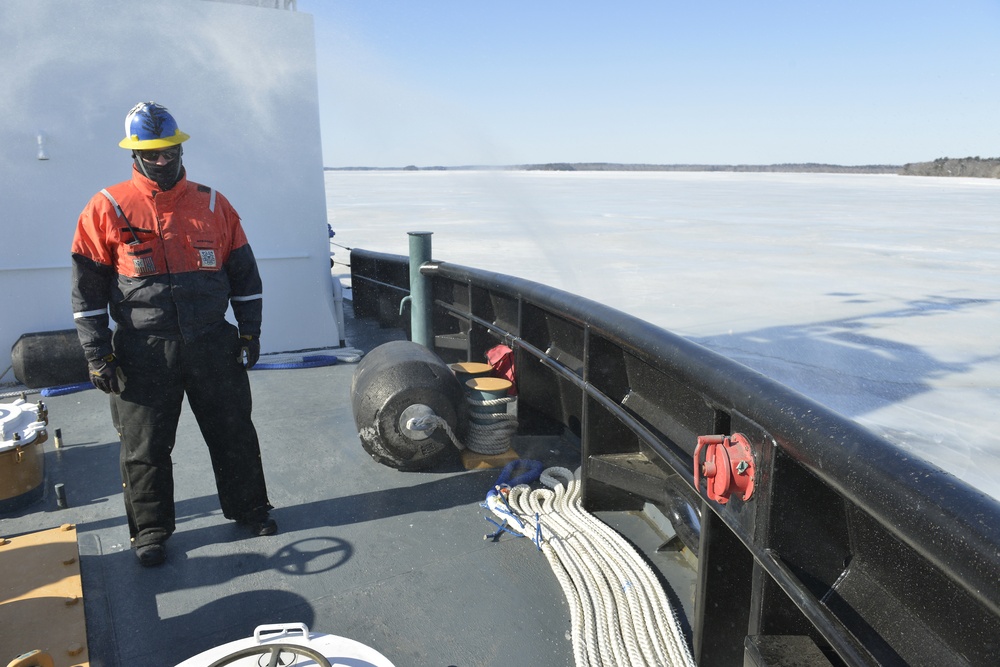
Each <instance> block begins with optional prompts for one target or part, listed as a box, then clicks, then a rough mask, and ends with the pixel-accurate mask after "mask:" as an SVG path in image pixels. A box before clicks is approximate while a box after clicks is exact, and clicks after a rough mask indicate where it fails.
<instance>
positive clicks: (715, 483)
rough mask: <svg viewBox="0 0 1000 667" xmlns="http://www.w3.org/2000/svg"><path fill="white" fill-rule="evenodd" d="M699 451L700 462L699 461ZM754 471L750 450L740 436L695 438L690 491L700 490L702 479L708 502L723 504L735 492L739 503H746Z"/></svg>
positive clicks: (703, 436)
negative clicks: (740, 495)
mask: <svg viewBox="0 0 1000 667" xmlns="http://www.w3.org/2000/svg"><path fill="white" fill-rule="evenodd" d="M703 449H704V451H705V462H704V463H702V462H701V452H702V450H703ZM755 470H756V469H755V467H754V464H753V451H752V450H751V449H750V443H749V441H747V438H746V436H745V435H743V434H742V433H733V434H732V435H731V436H729V435H702V436H698V446H697V447H696V448H695V450H694V488H695V490H698V491H700V490H701V478H702V477H705V492H706V493H707V494H708V498H709V500H714V501H716V502H718V503H720V504H722V505H725V504H726V503H727V502H729V496H731V495H732V494H733V493H736V492H740V493H742V497H743V500H750V497H751V496H752V495H753V487H754V473H755Z"/></svg>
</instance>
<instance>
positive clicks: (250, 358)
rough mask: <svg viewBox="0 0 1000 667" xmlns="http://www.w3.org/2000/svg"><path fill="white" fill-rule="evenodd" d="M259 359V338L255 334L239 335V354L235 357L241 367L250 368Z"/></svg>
mask: <svg viewBox="0 0 1000 667" xmlns="http://www.w3.org/2000/svg"><path fill="white" fill-rule="evenodd" d="M258 359H260V338H257V336H250V335H249V334H248V335H246V336H240V356H239V357H237V358H236V360H237V361H239V362H240V363H241V364H243V368H245V369H247V370H250V369H251V368H253V367H254V366H256V365H257V360H258Z"/></svg>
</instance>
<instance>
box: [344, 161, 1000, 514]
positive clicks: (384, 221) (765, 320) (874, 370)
mask: <svg viewBox="0 0 1000 667" xmlns="http://www.w3.org/2000/svg"><path fill="white" fill-rule="evenodd" d="M326 191H327V201H328V208H329V217H330V221H331V224H332V225H333V228H334V230H335V231H336V232H337V236H336V239H335V241H336V242H337V243H340V244H343V245H345V246H349V247H359V248H366V249H371V250H378V251H384V252H391V253H399V254H406V252H407V245H408V241H407V234H406V233H407V232H409V231H432V232H434V236H433V244H434V251H433V256H434V258H435V259H440V260H444V261H449V262H454V263H456V264H464V265H468V266H475V267H478V268H483V269H490V270H494V271H499V272H501V273H507V274H510V275H515V276H520V277H523V278H527V279H530V280H534V281H537V282H541V283H546V284H549V285H552V286H554V287H558V288H560V289H564V290H566V291H569V292H573V293H576V294H580V295H582V296H585V297H588V298H590V299H593V300H595V301H599V302H602V303H605V304H608V305H611V306H613V307H615V308H618V309H619V310H622V311H624V312H627V313H630V314H632V315H635V316H638V317H640V318H642V319H644V320H648V321H650V322H653V323H655V324H657V325H659V326H661V327H663V328H664V329H668V330H670V331H673V332H674V333H677V334H680V335H682V336H685V337H687V338H690V339H691V340H694V341H696V342H698V343H700V344H702V345H705V346H706V347H709V348H712V349H713V350H715V351H717V352H720V353H722V354H724V355H726V356H728V357H730V358H733V359H735V360H737V361H740V362H742V363H743V364H745V365H747V366H750V367H751V368H754V369H756V370H758V371H761V372H763V373H765V374H767V375H769V376H770V377H772V378H774V379H775V380H777V381H779V382H782V383H784V384H786V385H788V386H790V387H792V388H794V389H796V390H798V391H800V392H802V393H803V394H806V395H807V396H810V397H811V398H813V399H815V400H818V401H819V402H821V403H824V404H825V405H827V406H829V407H830V408H832V409H834V410H836V411H838V412H840V413H841V414H843V415H845V416H847V417H850V418H851V419H854V420H856V421H857V422H859V423H861V424H863V425H865V426H867V427H868V428H870V429H871V430H873V431H875V432H876V433H879V434H880V435H882V436H883V437H885V438H887V439H889V440H891V441H893V442H896V443H898V444H899V445H901V446H903V447H905V448H907V449H909V450H911V451H914V452H916V453H918V454H920V455H921V456H923V457H924V458H926V459H928V460H930V461H931V462H933V463H935V464H937V465H938V466H940V467H942V468H944V469H945V470H948V471H949V472H951V473H953V474H955V475H956V476H958V477H961V478H963V479H965V480H967V481H968V482H970V483H971V484H973V485H974V486H977V487H978V488H980V489H982V490H983V491H985V492H987V493H989V494H990V495H992V496H994V497H996V498H1000V405H998V404H1000V336H998V333H997V330H998V328H1000V225H998V214H1000V181H996V180H985V179H943V178H925V177H904V176H891V175H840V174H837V175H834V174H736V173H694V172H691V173H679V172H658V173H648V172H647V173H634V172H579V173H574V172H505V171H490V172H473V171H464V172H432V171H418V172H412V171H411V172H402V171H400V172H395V171H393V172H326ZM347 257H348V255H347V252H346V251H341V252H340V254H338V256H337V259H340V260H341V261H344V262H346V261H347ZM344 271H345V273H346V272H347V269H344Z"/></svg>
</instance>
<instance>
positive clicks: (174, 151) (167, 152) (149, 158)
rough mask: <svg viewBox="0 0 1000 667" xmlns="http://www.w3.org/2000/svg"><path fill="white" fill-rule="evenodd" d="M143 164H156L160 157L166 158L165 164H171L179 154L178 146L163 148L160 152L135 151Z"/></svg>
mask: <svg viewBox="0 0 1000 667" xmlns="http://www.w3.org/2000/svg"><path fill="white" fill-rule="evenodd" d="M136 152H137V153H138V154H139V157H141V158H142V159H143V161H144V162H157V161H159V159H160V157H161V156H162V157H164V158H166V160H167V162H172V161H173V160H174V159H176V158H177V156H178V155H180V153H181V149H180V146H174V147H173V148H164V149H163V150H160V151H136Z"/></svg>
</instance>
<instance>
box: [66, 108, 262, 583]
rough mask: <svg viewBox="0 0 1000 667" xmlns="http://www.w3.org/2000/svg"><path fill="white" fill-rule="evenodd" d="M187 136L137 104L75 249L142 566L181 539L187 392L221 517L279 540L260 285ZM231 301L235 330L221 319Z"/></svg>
mask: <svg viewBox="0 0 1000 667" xmlns="http://www.w3.org/2000/svg"><path fill="white" fill-rule="evenodd" d="M189 138H190V137H189V135H187V134H185V133H184V132H181V131H180V130H179V129H178V127H177V122H176V121H175V120H174V118H173V117H172V116H171V115H170V113H169V112H168V111H167V109H166V108H165V107H163V106H162V105H159V104H156V103H155V102H143V103H140V104H137V105H136V106H135V107H134V108H133V109H132V110H131V111H130V112H129V113H128V115H127V116H126V117H125V138H124V139H123V140H122V141H121V142H120V143H119V146H121V147H122V148H126V149H130V150H131V151H132V160H133V166H132V177H131V179H130V180H128V181H125V182H123V183H119V184H117V185H113V186H111V187H109V188H106V189H104V190H101V192H99V193H98V194H96V195H94V197H93V198H92V199H91V200H90V202H89V203H88V204H87V206H86V208H84V210H83V213H81V214H80V219H79V221H78V223H77V227H76V235H75V237H74V239H73V249H72V259H73V294H72V300H73V317H74V320H75V322H76V329H77V333H78V335H79V337H80V343H81V345H82V346H83V349H84V354H85V356H86V358H87V361H88V363H89V365H90V376H91V381H92V382H93V383H94V386H96V387H97V388H98V389H100V390H101V391H103V392H105V393H107V394H110V396H111V417H112V421H113V422H114V424H115V428H116V429H117V430H118V436H119V438H120V439H121V474H122V486H123V488H124V498H125V513H126V515H127V516H128V525H129V533H130V534H131V538H132V547H133V548H134V549H135V553H136V556H137V557H138V559H139V562H140V563H141V564H142V565H145V566H152V565H159V564H160V563H162V562H163V561H164V560H165V559H166V555H167V552H166V548H165V546H164V543H165V542H166V540H167V538H168V537H170V535H171V533H173V532H174V498H173V494H174V483H173V471H172V463H171V458H170V454H171V451H172V450H173V447H174V438H175V435H176V431H177V422H178V419H179V418H180V413H181V405H182V402H183V398H184V395H185V394H187V398H188V403H189V404H190V405H191V410H192V411H193V412H194V415H195V418H196V419H197V421H198V426H199V427H200V428H201V432H202V435H203V436H204V438H205V442H206V444H207V445H208V450H209V453H210V455H211V459H212V467H213V469H214V472H215V481H216V487H217V489H218V492H219V502H220V504H221V506H222V513H223V515H225V516H226V518H228V519H233V520H235V521H237V522H239V523H241V524H244V525H246V526H247V527H248V528H249V530H250V532H251V533H252V534H254V535H273V534H274V533H276V532H277V530H278V526H277V524H276V523H275V522H274V519H272V518H271V517H270V516H269V510H270V509H271V504H270V503H269V502H268V498H267V489H266V486H265V482H264V470H263V466H262V465H261V458H260V445H259V443H258V440H257V432H256V430H255V428H254V425H253V422H252V421H251V418H250V411H251V396H250V382H249V379H248V378H247V370H248V369H250V368H253V366H254V364H255V363H257V359H258V357H259V355H260V339H259V336H260V323H261V311H262V297H261V280H260V275H259V273H258V272H257V262H256V260H255V259H254V256H253V251H252V250H251V249H250V245H249V244H248V243H247V238H246V235H245V234H244V232H243V227H242V225H241V224H240V218H239V215H237V213H236V211H235V210H234V209H233V207H232V206H231V205H230V204H229V201H228V200H226V198H225V197H223V196H222V195H221V194H219V193H218V192H216V191H215V190H213V189H211V188H209V187H206V186H204V185H199V184H197V183H193V182H191V181H189V180H188V179H187V174H186V172H185V169H184V167H183V165H182V161H181V156H182V154H183V149H182V147H181V143H182V142H184V141H187V140H188V139H189ZM230 304H231V305H232V309H233V313H234V315H235V317H236V321H237V323H238V324H239V327H238V328H237V327H235V326H233V325H232V324H230V323H229V322H227V321H226V319H225V315H226V310H227V308H228V306H229V305H230ZM109 310H110V316H111V318H112V319H114V321H115V324H116V325H117V326H116V328H115V332H114V334H112V332H111V330H110V328H109V325H110V322H109V317H108V311H109Z"/></svg>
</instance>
